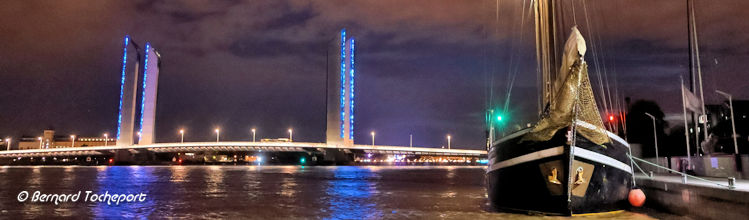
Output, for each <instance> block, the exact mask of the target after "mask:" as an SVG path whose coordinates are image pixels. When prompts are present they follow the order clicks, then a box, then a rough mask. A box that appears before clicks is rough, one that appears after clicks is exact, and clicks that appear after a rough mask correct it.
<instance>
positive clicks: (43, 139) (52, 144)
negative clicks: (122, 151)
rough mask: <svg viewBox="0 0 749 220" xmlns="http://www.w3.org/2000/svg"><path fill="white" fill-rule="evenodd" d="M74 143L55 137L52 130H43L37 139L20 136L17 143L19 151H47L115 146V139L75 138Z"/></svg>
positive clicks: (68, 137) (67, 137) (62, 137)
mask: <svg viewBox="0 0 749 220" xmlns="http://www.w3.org/2000/svg"><path fill="white" fill-rule="evenodd" d="M74 138H75V143H73V138H71V137H70V136H64V135H63V136H55V131H54V130H44V135H43V136H39V137H32V136H22V137H21V139H20V140H19V142H18V149H19V150H30V149H49V148H67V147H89V146H104V145H114V144H116V143H115V142H116V139H115V138H107V139H108V140H107V139H105V138H104V137H78V136H75V137H74Z"/></svg>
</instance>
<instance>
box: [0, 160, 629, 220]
mask: <svg viewBox="0 0 749 220" xmlns="http://www.w3.org/2000/svg"><path fill="white" fill-rule="evenodd" d="M484 173H485V171H484V169H483V168H482V167H475V168H465V167H383V166H378V167H353V166H331V167H311V166H306V167H301V166H148V167H139V166H130V167H119V166H115V167H106V166H99V167H77V166H72V167H10V168H1V169H0V185H1V186H3V187H0V219H3V218H8V219H52V218H82V219H85V218H97V219H102V218H103V219H110V218H187V219H213V218H220V219H248V218H250V219H310V218H325V219H373V218H374V219H382V218H384V219H437V218H452V219H489V218H518V217H520V218H536V217H531V216H526V215H514V214H507V213H492V212H486V211H485V209H484V206H485V204H486V202H487V200H486V197H485V190H484V186H483V184H484V179H483V178H484ZM23 190H26V191H29V192H32V191H35V190H40V191H43V192H45V193H73V192H77V191H78V190H84V191H85V190H91V191H94V192H96V193H104V192H107V191H108V192H109V193H110V194H115V193H141V192H142V193H147V194H148V197H147V199H146V201H145V202H142V203H121V204H120V205H107V204H106V203H83V202H79V203H67V204H61V205H54V204H49V203H28V202H27V203H19V202H18V201H17V200H16V198H15V197H16V195H17V194H18V193H19V192H20V191H23ZM84 193H85V192H84ZM82 196H83V195H82ZM633 216H634V217H636V218H637V215H633V214H632V213H628V214H626V215H621V216H613V217H620V218H621V217H624V218H631V217H633Z"/></svg>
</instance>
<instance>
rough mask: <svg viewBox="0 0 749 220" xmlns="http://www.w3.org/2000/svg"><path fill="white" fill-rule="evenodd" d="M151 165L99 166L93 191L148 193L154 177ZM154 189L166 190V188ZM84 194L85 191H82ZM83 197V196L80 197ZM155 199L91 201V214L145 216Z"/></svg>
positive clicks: (147, 214)
mask: <svg viewBox="0 0 749 220" xmlns="http://www.w3.org/2000/svg"><path fill="white" fill-rule="evenodd" d="M152 170H153V168H152V167H138V166H129V167H120V166H114V167H104V169H103V171H102V169H101V168H100V169H99V171H100V172H99V173H98V174H97V176H96V183H97V185H96V189H95V190H92V191H93V193H97V194H105V193H108V194H109V195H113V194H138V193H145V194H150V192H151V189H150V188H149V186H150V184H151V181H153V180H154V179H155V178H156V177H155V176H154V175H153V174H152ZM154 190H167V189H166V188H162V189H154ZM83 194H84V195H81V197H84V196H85V192H83ZM82 199H83V198H82ZM155 203H156V202H155V200H154V199H153V198H151V199H146V200H145V201H144V202H132V203H127V202H125V203H120V204H119V205H116V204H107V203H106V202H103V203H93V204H95V205H94V207H93V214H94V217H95V218H146V217H148V216H150V215H151V213H152V211H153V208H154V205H155Z"/></svg>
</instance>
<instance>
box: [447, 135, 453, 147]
mask: <svg viewBox="0 0 749 220" xmlns="http://www.w3.org/2000/svg"><path fill="white" fill-rule="evenodd" d="M450 139H452V137H451V136H450V135H449V134H448V135H447V149H450Z"/></svg>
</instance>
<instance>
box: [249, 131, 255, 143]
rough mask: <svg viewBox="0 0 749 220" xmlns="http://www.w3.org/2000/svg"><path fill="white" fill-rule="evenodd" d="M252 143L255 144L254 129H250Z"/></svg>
mask: <svg viewBox="0 0 749 220" xmlns="http://www.w3.org/2000/svg"><path fill="white" fill-rule="evenodd" d="M250 131H252V142H255V128H252V130H250Z"/></svg>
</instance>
